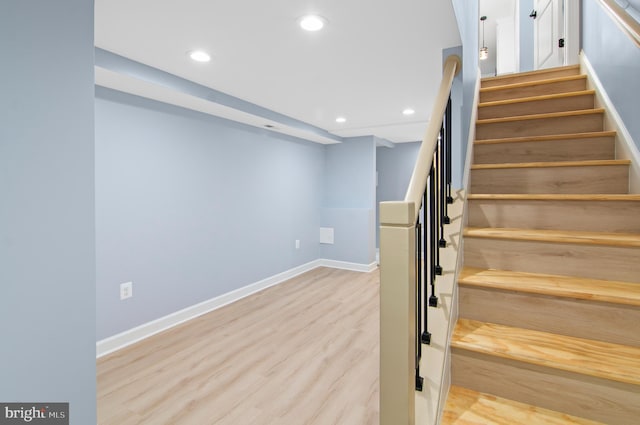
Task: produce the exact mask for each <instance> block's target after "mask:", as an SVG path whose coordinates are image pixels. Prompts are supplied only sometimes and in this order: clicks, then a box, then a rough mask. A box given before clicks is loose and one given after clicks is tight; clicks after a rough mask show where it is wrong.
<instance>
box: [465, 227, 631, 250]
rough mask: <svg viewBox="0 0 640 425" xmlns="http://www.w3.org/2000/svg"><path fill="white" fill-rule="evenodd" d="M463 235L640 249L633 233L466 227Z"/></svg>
mask: <svg viewBox="0 0 640 425" xmlns="http://www.w3.org/2000/svg"><path fill="white" fill-rule="evenodd" d="M463 234H464V236H466V237H477V238H485V239H502V240H505V239H506V240H520V241H535V242H557V243H568V244H579V245H605V246H617V247H640V234H635V233H610V232H583V231H575V230H534V229H508V228H478V227H467V228H466V229H464V232H463Z"/></svg>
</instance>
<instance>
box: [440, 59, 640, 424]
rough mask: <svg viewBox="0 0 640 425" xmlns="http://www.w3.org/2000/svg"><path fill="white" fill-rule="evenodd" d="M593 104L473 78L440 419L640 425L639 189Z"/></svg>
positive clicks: (567, 89) (583, 97)
mask: <svg viewBox="0 0 640 425" xmlns="http://www.w3.org/2000/svg"><path fill="white" fill-rule="evenodd" d="M594 98H595V94H594V92H593V90H588V89H587V79H586V77H585V76H584V75H580V74H579V67H577V66H572V67H563V68H555V69H551V70H544V71H537V72H530V73H524V74H517V75H510V76H505V77H495V78H488V79H484V80H483V81H482V86H481V89H480V104H479V106H478V121H477V124H476V141H475V144H474V161H473V165H472V166H471V181H470V190H469V192H470V195H469V197H468V227H467V228H466V229H465V230H464V269H463V270H462V272H461V275H460V278H459V282H458V290H459V319H458V323H457V324H456V327H455V330H454V333H453V336H452V342H451V356H452V387H451V390H450V392H449V396H448V399H447V405H446V407H445V411H444V414H443V419H442V424H482V425H489V424H567V423H571V424H574V423H575V424H595V423H606V424H625V425H627V424H635V423H640V195H631V194H628V188H629V170H628V169H629V164H630V162H629V161H627V160H620V159H616V156H615V137H616V134H615V132H611V131H604V128H603V116H604V113H605V111H604V110H602V109H599V108H596V107H594V106H595V105H594Z"/></svg>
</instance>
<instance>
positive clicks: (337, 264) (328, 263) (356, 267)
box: [320, 260, 378, 273]
mask: <svg viewBox="0 0 640 425" xmlns="http://www.w3.org/2000/svg"><path fill="white" fill-rule="evenodd" d="M320 266H321V267H330V268H332V269H343V270H352V271H354V272H362V273H369V272H372V271H374V270H375V269H377V268H378V263H377V262H376V261H374V262H373V263H371V264H360V263H348V262H346V261H336V260H320Z"/></svg>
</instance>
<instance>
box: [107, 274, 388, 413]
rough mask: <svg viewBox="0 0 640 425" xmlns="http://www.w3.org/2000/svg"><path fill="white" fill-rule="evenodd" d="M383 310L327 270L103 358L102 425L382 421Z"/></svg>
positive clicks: (357, 284) (360, 278)
mask: <svg viewBox="0 0 640 425" xmlns="http://www.w3.org/2000/svg"><path fill="white" fill-rule="evenodd" d="M379 314H380V313H379V273H378V271H377V270H376V271H374V272H372V273H358V272H351V271H345V270H336V269H328V268H317V269H315V270H312V271H310V272H307V273H305V274H303V275H300V276H298V277H296V278H293V279H291V280H290V281H287V282H285V283H282V284H280V285H277V286H274V287H271V288H269V289H266V290H264V291H262V292H259V293H257V294H255V295H252V296H250V297H247V298H245V299H242V300H240V301H238V302H236V303H233V304H231V305H228V306H225V307H223V308H221V309H218V310H216V311H213V312H211V313H209V314H206V315H204V316H201V317H199V318H197V319H194V320H192V321H190V322H188V323H185V324H183V325H180V326H178V327H176V328H173V329H171V330H169V331H166V332H164V333H162V334H159V335H156V336H153V337H151V338H149V339H146V340H144V341H142V342H140V343H138V344H136V345H134V346H131V347H128V348H126V349H123V350H120V351H118V352H116V353H114V354H111V355H109V356H106V357H103V358H101V359H99V360H98V364H97V370H98V372H97V385H98V389H97V394H98V400H97V402H98V424H99V425H116V424H117V425H138V424H145V425H146V424H149V425H163V424H167V425H169V424H171V425H178V424H179V425H191V424H193V425H207V424H220V425H225V424H229V425H279V424H282V425H285V424H287V425H303V424H326V425H336V424H341V425H342V424H344V425H366V424H378V422H379V401H378V397H379V383H378V382H379V372H378V367H379Z"/></svg>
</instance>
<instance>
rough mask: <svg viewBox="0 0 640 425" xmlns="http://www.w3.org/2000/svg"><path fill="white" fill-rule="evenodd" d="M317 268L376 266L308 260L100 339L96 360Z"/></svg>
mask: <svg viewBox="0 0 640 425" xmlns="http://www.w3.org/2000/svg"><path fill="white" fill-rule="evenodd" d="M318 267H330V268H336V269H344V270H353V271H358V272H371V271H373V270H375V269H376V267H377V264H376V263H371V264H358V263H347V262H343V261H334V260H324V259H319V260H315V261H311V262H309V263H306V264H303V265H301V266H298V267H294V268H292V269H290V270H287V271H284V272H282V273H278V274H276V275H274V276H271V277H268V278H266V279H263V280H260V281H258V282H254V283H252V284H249V285H247V286H244V287H242V288H238V289H236V290H233V291H231V292H227V293H226V294H222V295H220V296H217V297H215V298H211V299H209V300H207V301H203V302H201V303H198V304H195V305H192V306H190V307H187V308H184V309H182V310H179V311H176V312H175V313H171V314H168V315H166V316H164V317H160V318H158V319H155V320H152V321H151V322H147V323H144V324H142V325H140V326H136V327H135V328H132V329H129V330H126V331H124V332H121V333H119V334H117V335H114V336H111V337H109V338H105V339H102V340H100V341H98V342H97V343H96V357H97V358H100V357H103V356H106V355H107V354H111V353H113V352H115V351H118V350H120V349H122V348H125V347H128V346H129V345H132V344H135V343H137V342H140V341H142V340H143V339H146V338H149V337H150V336H153V335H155V334H158V333H160V332H163V331H166V330H168V329H171V328H173V327H175V326H177V325H179V324H181V323H184V322H187V321H189V320H192V319H195V318H196V317H198V316H202V315H203V314H207V313H210V312H212V311H214V310H216V309H218V308H220V307H224V306H225V305H228V304H231V303H233V302H236V301H238V300H240V299H242V298H245V297H248V296H249V295H252V294H255V293H256V292H260V291H262V290H264V289H267V288H269V287H271V286H275V285H278V284H280V283H282V282H285V281H287V280H289V279H291V278H294V277H296V276H298V275H300V274H302V273H306V272H308V271H310V270H313V269H315V268H318Z"/></svg>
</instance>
